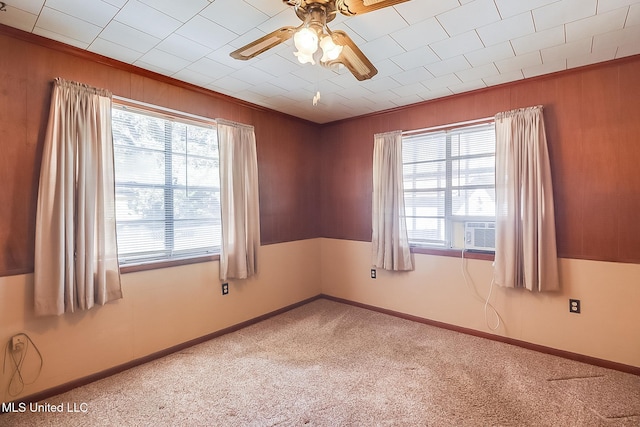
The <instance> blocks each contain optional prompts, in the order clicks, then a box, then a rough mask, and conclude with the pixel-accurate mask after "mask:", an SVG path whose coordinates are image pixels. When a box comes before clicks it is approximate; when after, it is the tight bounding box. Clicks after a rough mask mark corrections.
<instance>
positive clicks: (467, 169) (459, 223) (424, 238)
mask: <svg viewBox="0 0 640 427" xmlns="http://www.w3.org/2000/svg"><path fill="white" fill-rule="evenodd" d="M402 157H403V176H404V197H405V218H406V224H407V233H408V236H409V243H410V244H411V245H412V246H423V247H440V248H464V247H465V242H464V239H465V236H464V235H465V231H464V230H465V223H468V222H473V221H481V222H485V221H486V222H491V221H495V130H494V124H493V123H487V124H480V125H473V126H464V127H458V128H454V129H448V130H434V131H426V132H420V133H408V134H407V135H405V136H403V140H402Z"/></svg>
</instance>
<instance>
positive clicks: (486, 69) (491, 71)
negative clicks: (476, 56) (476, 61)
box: [456, 63, 499, 82]
mask: <svg viewBox="0 0 640 427" xmlns="http://www.w3.org/2000/svg"><path fill="white" fill-rule="evenodd" d="M498 74H499V73H498V69H497V68H496V65H495V64H493V63H490V64H485V65H482V66H480V67H474V68H469V69H466V70H462V71H457V72H456V76H458V78H459V79H460V80H462V81H463V82H471V81H474V80H480V79H484V78H486V77H491V76H495V75H498Z"/></svg>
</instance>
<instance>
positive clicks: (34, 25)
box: [32, 3, 104, 50]
mask: <svg viewBox="0 0 640 427" xmlns="http://www.w3.org/2000/svg"><path fill="white" fill-rule="evenodd" d="M45 9H51V10H55V11H56V12H58V13H61V14H62V15H65V16H68V17H69V18H73V19H77V20H78V21H82V22H85V23H87V24H89V25H93V26H94V27H96V28H100V26H99V25H96V24H94V23H93V22H89V21H86V20H84V19H82V18H79V17H77V16H74V15H70V14H68V13H67V12H64V11H62V10H58V9H55V8H53V7H51V6H45V3H43V4H42V8H41V9H40V13H38V15H37V16H38V17H37V19H36V22H35V23H34V24H33V29H32V31H33V30H35V29H36V28H40V29H42V30H45V31H49V32H51V33H54V34H58V35H59V36H62V37H65V38H68V39H71V40H75V41H77V42H78V43H82V44H83V45H84V44H86V45H87V47H88V46H91V44H92V43H93V42H94V41H95V40H96V38H98V36H99V35H100V33H102V30H103V29H104V28H102V29H101V30H100V31H98V34H97V35H96V37H94V38H93V39H92V40H91V42H89V43H87V42H85V41H82V40H78V39H76V38H75V37H71V36H67V35H65V34H61V33H58V32H57V31H53V30H50V29H48V28H45V27H41V26H39V25H38V22H40V19H41V18H42V12H43V11H44V10H45ZM83 50H87V48H84V49H83Z"/></svg>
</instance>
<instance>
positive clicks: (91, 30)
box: [36, 7, 100, 48]
mask: <svg viewBox="0 0 640 427" xmlns="http://www.w3.org/2000/svg"><path fill="white" fill-rule="evenodd" d="M36 27H37V28H39V29H41V30H45V31H47V32H51V33H55V34H59V35H60V36H62V37H64V38H66V39H71V40H76V41H77V42H80V44H82V45H84V47H85V48H86V47H87V46H89V44H91V42H92V41H93V40H94V39H95V38H96V37H97V36H98V33H99V32H100V27H99V26H97V25H94V24H91V23H89V22H86V21H83V20H81V19H78V18H76V17H73V16H70V15H67V14H66V13H62V12H59V11H57V10H55V9H51V8H48V7H45V8H44V9H42V12H41V13H40V17H39V18H38V21H37V22H36ZM56 40H59V39H56ZM74 45H76V44H74ZM76 46H77V45H76Z"/></svg>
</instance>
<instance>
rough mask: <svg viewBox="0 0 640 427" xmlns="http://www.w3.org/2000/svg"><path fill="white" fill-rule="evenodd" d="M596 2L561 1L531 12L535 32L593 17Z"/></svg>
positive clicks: (587, 0)
mask: <svg viewBox="0 0 640 427" xmlns="http://www.w3.org/2000/svg"><path fill="white" fill-rule="evenodd" d="M597 4H598V0H561V1H558V2H555V3H551V4H549V5H547V6H544V7H541V8H539V9H535V10H534V11H533V20H534V22H535V25H536V30H538V31H540V30H545V29H547V28H552V27H556V26H559V25H563V24H565V23H567V22H572V21H577V20H578V19H583V18H586V17H588V16H592V15H595V13H596V5H597Z"/></svg>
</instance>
